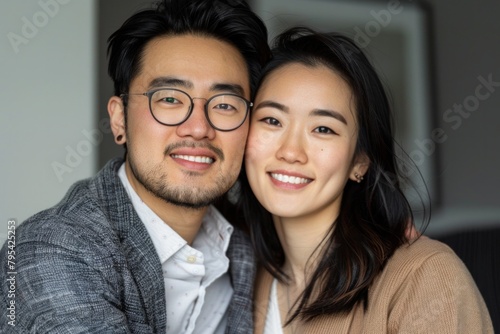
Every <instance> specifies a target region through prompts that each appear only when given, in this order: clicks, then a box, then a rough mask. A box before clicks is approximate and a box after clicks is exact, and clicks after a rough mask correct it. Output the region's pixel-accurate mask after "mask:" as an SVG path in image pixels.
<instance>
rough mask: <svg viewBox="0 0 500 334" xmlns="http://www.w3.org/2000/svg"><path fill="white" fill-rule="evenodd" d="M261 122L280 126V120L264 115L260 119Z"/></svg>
mask: <svg viewBox="0 0 500 334" xmlns="http://www.w3.org/2000/svg"><path fill="white" fill-rule="evenodd" d="M261 122H264V123H267V124H269V125H273V126H280V122H279V121H278V120H277V119H276V118H273V117H265V118H263V119H261Z"/></svg>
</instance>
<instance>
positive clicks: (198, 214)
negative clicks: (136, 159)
mask: <svg viewBox="0 0 500 334" xmlns="http://www.w3.org/2000/svg"><path fill="white" fill-rule="evenodd" d="M125 172H126V175H127V179H128V181H129V183H130V185H131V186H132V188H133V189H134V191H135V192H136V193H137V195H138V196H139V197H140V199H141V200H142V201H143V202H144V204H146V205H147V206H148V207H149V208H150V209H151V210H152V211H153V212H154V213H155V214H156V215H158V217H160V219H161V220H162V221H163V222H164V223H165V224H167V225H168V226H170V228H172V229H173V230H174V231H175V232H176V233H177V234H179V235H180V236H181V237H182V238H183V239H184V240H186V241H187V243H188V244H190V245H191V244H192V243H193V241H194V239H195V238H196V235H197V234H198V231H199V230H200V228H201V224H202V222H203V217H204V216H205V214H206V212H207V210H208V207H203V208H199V209H193V208H188V207H183V206H179V205H175V204H172V203H169V202H167V201H165V200H164V199H162V198H159V197H157V196H155V195H154V194H152V193H151V192H149V191H148V190H146V189H145V188H144V186H142V185H141V184H140V183H139V182H138V181H137V180H136V179H135V178H134V177H133V176H131V174H132V173H131V171H130V169H129V166H127V165H126V168H125Z"/></svg>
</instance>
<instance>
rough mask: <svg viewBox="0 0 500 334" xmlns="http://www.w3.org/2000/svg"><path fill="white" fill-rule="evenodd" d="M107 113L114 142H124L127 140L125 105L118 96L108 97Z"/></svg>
mask: <svg viewBox="0 0 500 334" xmlns="http://www.w3.org/2000/svg"><path fill="white" fill-rule="evenodd" d="M108 114H109V121H110V124H111V131H113V135H114V137H115V142H116V143H117V144H120V145H121V144H124V143H125V142H126V141H127V139H126V131H125V107H124V105H123V101H122V99H121V98H120V97H118V96H112V97H111V98H110V99H109V101H108Z"/></svg>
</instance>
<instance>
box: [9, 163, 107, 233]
mask: <svg viewBox="0 0 500 334" xmlns="http://www.w3.org/2000/svg"><path fill="white" fill-rule="evenodd" d="M109 168H110V166H106V167H105V168H104V169H103V170H101V171H100V172H99V173H98V174H97V175H96V176H94V177H92V178H89V179H85V180H81V181H78V182H76V183H74V184H73V185H72V186H71V188H70V189H69V190H68V191H67V193H66V195H65V196H64V197H63V199H62V200H61V201H60V202H59V203H57V204H56V205H54V206H53V207H51V208H48V209H46V210H43V211H40V212H38V213H36V214H35V215H33V216H31V217H30V218H28V219H27V220H26V221H24V222H23V223H22V224H20V225H19V227H18V229H17V231H16V232H17V233H18V238H17V239H18V241H22V240H23V239H24V238H28V239H31V238H36V237H37V236H40V235H42V234H44V235H46V234H47V233H52V232H57V233H56V234H54V236H52V238H56V237H57V235H61V236H63V235H64V233H71V234H74V235H75V236H78V235H88V234H90V233H94V235H95V233H99V234H100V233H102V232H103V230H107V229H109V228H110V212H109V211H110V209H109V207H108V205H109V202H110V200H111V198H112V197H114V196H115V195H116V194H112V193H106V190H105V189H104V188H102V187H100V185H99V183H102V182H103V180H104V179H105V177H104V174H109V170H107V169H109ZM108 189H112V188H108ZM108 192H109V191H108Z"/></svg>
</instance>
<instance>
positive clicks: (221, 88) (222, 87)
mask: <svg viewBox="0 0 500 334" xmlns="http://www.w3.org/2000/svg"><path fill="white" fill-rule="evenodd" d="M210 91H212V92H229V93H233V94H236V95H245V90H244V89H243V87H241V86H240V85H238V84H230V83H215V84H213V85H212V86H210Z"/></svg>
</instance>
